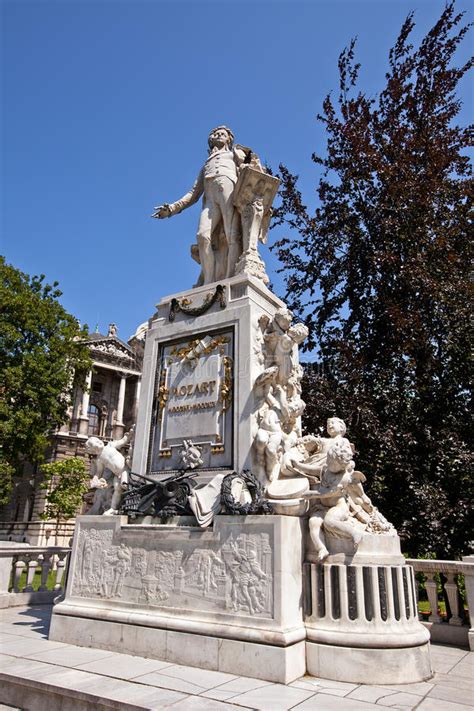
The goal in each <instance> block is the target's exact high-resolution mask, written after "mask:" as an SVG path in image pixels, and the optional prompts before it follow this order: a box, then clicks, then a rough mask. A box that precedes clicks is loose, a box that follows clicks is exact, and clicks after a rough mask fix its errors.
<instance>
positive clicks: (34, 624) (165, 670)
mask: <svg viewBox="0 0 474 711" xmlns="http://www.w3.org/2000/svg"><path fill="white" fill-rule="evenodd" d="M50 616H51V608H50V607H46V606H41V607H30V608H10V609H8V610H2V611H1V613H0V674H3V675H16V676H18V677H22V678H25V679H29V680H33V681H34V680H36V681H41V682H46V681H47V683H48V684H49V685H52V686H53V687H54V686H55V685H57V686H59V687H63V688H64V687H66V688H68V689H71V690H72V689H74V690H78V691H86V690H87V691H90V692H92V693H93V692H96V693H97V694H99V695H100V696H101V697H105V698H110V699H114V700H116V701H119V702H122V703H123V704H124V705H125V706H126V707H127V708H130V707H129V706H128V704H130V702H134V703H135V704H140V705H141V708H144V709H161V708H167V709H171V710H172V711H231V709H238V708H250V709H262V710H265V711H267V710H268V711H286V710H287V709H297V710H298V711H311V710H313V709H314V710H315V711H333V710H334V711H370V709H375V708H378V709H379V711H382V709H381V707H388V708H391V709H417V710H418V709H419V710H420V711H467V709H468V708H470V707H471V708H472V707H474V689H473V678H474V653H471V652H467V651H466V650H464V649H457V648H455V647H443V646H441V645H436V646H435V645H434V646H432V661H433V667H434V669H435V671H436V674H435V677H434V678H433V679H432V680H430V681H429V682H422V683H419V684H404V685H400V686H397V685H394V686H361V685H357V684H346V683H341V682H337V681H328V680H327V679H317V678H314V677H302V678H301V679H298V680H297V681H295V682H293V683H292V684H290V685H289V686H283V685H281V684H273V683H270V682H266V681H260V680H258V679H249V678H247V677H239V676H233V675H231V674H223V673H221V672H214V671H207V670H202V669H196V668H194V667H184V666H179V665H177V664H169V663H167V662H160V661H157V660H153V659H142V658H140V657H133V656H130V655H127V654H114V653H112V652H107V651H104V650H99V649H87V648H84V647H76V646H74V645H68V644H62V643H61V642H50V641H49V640H48V639H47V634H48V628H49V620H50ZM4 678H5V677H4ZM2 701H5V698H3V699H2V691H1V685H0V711H1V710H2V709H12V707H11V706H4V705H2V703H1V702H2Z"/></svg>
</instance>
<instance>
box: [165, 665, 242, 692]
mask: <svg viewBox="0 0 474 711" xmlns="http://www.w3.org/2000/svg"><path fill="white" fill-rule="evenodd" d="M162 673H163V674H165V676H173V677H175V678H176V679H182V680H183V681H187V682H190V683H191V684H197V685H198V686H202V687H203V688H204V689H206V690H208V689H213V688H215V687H216V686H217V687H219V686H221V685H222V684H226V683H227V682H229V681H232V680H233V679H236V678H237V677H236V676H235V674H226V673H224V672H218V671H210V670H209V669H198V668H197V667H185V666H183V665H181V664H173V665H168V666H167V668H166V669H164V670H163V672H162Z"/></svg>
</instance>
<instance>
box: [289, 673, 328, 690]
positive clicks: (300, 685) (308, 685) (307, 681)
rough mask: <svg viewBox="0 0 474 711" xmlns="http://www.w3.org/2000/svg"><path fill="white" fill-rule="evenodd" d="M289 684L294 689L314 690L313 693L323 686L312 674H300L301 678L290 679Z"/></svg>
mask: <svg viewBox="0 0 474 711" xmlns="http://www.w3.org/2000/svg"><path fill="white" fill-rule="evenodd" d="M289 686H293V687H294V688H295V689H307V690H308V691H314V693H316V692H317V691H321V690H322V688H323V687H322V686H321V681H320V680H319V679H316V678H315V677H312V676H302V677H301V679H297V680H296V681H292V682H291V684H289Z"/></svg>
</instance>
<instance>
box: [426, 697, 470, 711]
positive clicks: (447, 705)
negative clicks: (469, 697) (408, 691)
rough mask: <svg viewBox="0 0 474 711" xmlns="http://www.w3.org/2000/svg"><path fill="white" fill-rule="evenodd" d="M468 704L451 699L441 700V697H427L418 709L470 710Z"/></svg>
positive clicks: (436, 710) (438, 710) (429, 710)
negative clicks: (454, 701)
mask: <svg viewBox="0 0 474 711" xmlns="http://www.w3.org/2000/svg"><path fill="white" fill-rule="evenodd" d="M468 708H469V707H468V706H466V704H456V703H452V702H451V701H441V699H433V698H431V697H428V696H427V697H425V698H424V699H423V701H422V702H421V704H420V705H419V706H418V707H417V709H416V711H468Z"/></svg>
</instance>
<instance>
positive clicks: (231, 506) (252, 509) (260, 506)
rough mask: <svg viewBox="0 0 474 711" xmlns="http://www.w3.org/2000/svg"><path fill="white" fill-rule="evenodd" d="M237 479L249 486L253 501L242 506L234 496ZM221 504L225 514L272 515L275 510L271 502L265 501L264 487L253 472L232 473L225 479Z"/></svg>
mask: <svg viewBox="0 0 474 711" xmlns="http://www.w3.org/2000/svg"><path fill="white" fill-rule="evenodd" d="M236 478H241V479H243V480H244V481H245V483H246V484H247V487H248V490H249V492H250V495H251V497H252V501H249V502H248V503H246V504H241V503H239V502H238V501H236V500H235V498H234V497H233V495H232V482H233V481H234V479H236ZM221 504H222V506H223V508H224V510H225V513H229V514H232V515H240V516H248V515H250V514H271V513H273V509H272V507H271V505H270V502H269V501H267V499H265V497H264V494H263V487H262V485H261V484H260V482H259V481H258V479H256V478H255V477H254V475H253V474H252V472H250V471H248V470H244V471H243V472H242V474H237V472H231V473H230V474H227V476H225V477H224V480H223V482H222V486H221Z"/></svg>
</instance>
